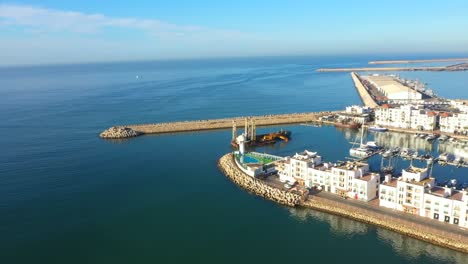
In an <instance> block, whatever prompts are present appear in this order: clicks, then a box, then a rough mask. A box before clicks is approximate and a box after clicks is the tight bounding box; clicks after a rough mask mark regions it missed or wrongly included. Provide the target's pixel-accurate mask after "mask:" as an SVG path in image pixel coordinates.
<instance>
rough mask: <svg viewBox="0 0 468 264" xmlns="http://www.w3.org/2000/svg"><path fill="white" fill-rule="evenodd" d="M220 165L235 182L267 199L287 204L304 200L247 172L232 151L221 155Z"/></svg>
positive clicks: (291, 204)
mask: <svg viewBox="0 0 468 264" xmlns="http://www.w3.org/2000/svg"><path fill="white" fill-rule="evenodd" d="M218 167H219V168H220V169H221V171H222V172H223V173H224V174H225V175H226V176H227V177H228V178H229V179H230V180H231V181H233V182H234V183H235V184H237V185H239V186H240V187H242V188H244V189H246V190H247V191H249V192H252V193H254V194H256V195H258V196H261V197H263V198H265V199H268V200H271V201H274V202H277V203H279V204H283V205H287V206H296V205H301V204H302V203H303V201H304V199H303V197H302V196H300V195H298V194H295V193H291V192H286V191H283V190H280V189H278V188H274V187H272V186H269V185H268V184H266V183H265V182H264V181H262V180H259V179H255V178H253V177H251V176H249V175H247V174H245V173H244V172H242V171H241V170H240V169H239V168H238V167H237V165H236V163H235V161H234V157H233V155H232V154H231V153H229V154H226V155H224V156H223V157H221V159H220V160H219V161H218Z"/></svg>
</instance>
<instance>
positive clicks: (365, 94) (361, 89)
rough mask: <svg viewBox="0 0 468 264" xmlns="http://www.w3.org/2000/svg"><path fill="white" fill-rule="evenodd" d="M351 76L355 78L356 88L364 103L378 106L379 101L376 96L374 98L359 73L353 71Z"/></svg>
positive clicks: (372, 106) (374, 106) (373, 106)
mask: <svg viewBox="0 0 468 264" xmlns="http://www.w3.org/2000/svg"><path fill="white" fill-rule="evenodd" d="M351 77H352V78H353V82H354V86H355V87H356V90H357V91H358V93H359V96H360V97H361V100H362V102H363V103H364V105H365V106H368V107H371V108H376V107H378V106H379V105H378V104H377V102H376V101H375V100H374V98H372V96H371V95H370V93H369V91H368V90H367V89H366V87H365V86H364V84H362V81H361V79H360V78H359V75H357V74H356V73H355V72H352V73H351Z"/></svg>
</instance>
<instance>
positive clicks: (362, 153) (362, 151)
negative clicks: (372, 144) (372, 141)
mask: <svg viewBox="0 0 468 264" xmlns="http://www.w3.org/2000/svg"><path fill="white" fill-rule="evenodd" d="M372 153H373V151H372V150H370V149H368V148H364V147H359V148H351V149H350V150H349V154H350V155H351V156H354V157H368V156H370V155H372Z"/></svg>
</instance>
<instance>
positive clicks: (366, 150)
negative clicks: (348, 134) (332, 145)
mask: <svg viewBox="0 0 468 264" xmlns="http://www.w3.org/2000/svg"><path fill="white" fill-rule="evenodd" d="M363 140H364V128H361V143H360V144H359V147H356V148H351V149H350V150H349V154H350V155H351V156H353V157H369V156H371V155H372V154H373V153H374V152H376V151H377V148H375V147H377V144H376V143H375V142H373V141H371V142H368V143H370V144H369V145H368V144H367V143H366V144H364V142H363ZM373 146H375V147H373Z"/></svg>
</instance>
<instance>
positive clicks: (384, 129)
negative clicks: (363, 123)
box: [368, 126, 388, 132]
mask: <svg viewBox="0 0 468 264" xmlns="http://www.w3.org/2000/svg"><path fill="white" fill-rule="evenodd" d="M368 129H369V131H374V132H386V131H388V128H386V127H380V126H371V127H369V128H368Z"/></svg>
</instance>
